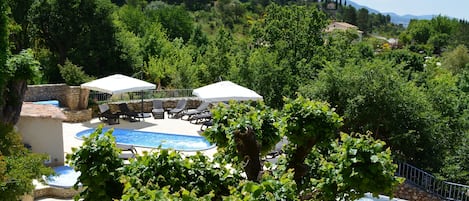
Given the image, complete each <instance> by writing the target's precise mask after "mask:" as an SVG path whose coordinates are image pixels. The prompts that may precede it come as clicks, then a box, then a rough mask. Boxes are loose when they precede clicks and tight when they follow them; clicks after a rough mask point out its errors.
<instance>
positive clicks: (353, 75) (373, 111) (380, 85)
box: [300, 59, 442, 167]
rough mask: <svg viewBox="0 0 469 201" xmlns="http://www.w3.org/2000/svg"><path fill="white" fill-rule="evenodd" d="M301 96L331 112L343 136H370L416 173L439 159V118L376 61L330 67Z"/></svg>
mask: <svg viewBox="0 0 469 201" xmlns="http://www.w3.org/2000/svg"><path fill="white" fill-rule="evenodd" d="M300 92H301V93H302V94H304V95H305V96H306V97H310V98H314V99H320V100H326V101H328V102H330V103H331V104H332V105H334V106H336V107H337V112H338V113H339V114H341V115H343V116H344V120H345V121H344V126H343V128H342V130H343V131H345V132H361V133H363V132H367V131H372V132H373V136H374V137H375V138H377V139H381V140H383V141H385V142H387V143H388V145H389V146H390V147H391V149H392V150H393V151H394V153H395V154H397V156H398V157H400V159H406V160H409V162H413V163H416V164H420V165H421V167H435V166H439V165H440V163H439V161H438V160H436V159H435V157H436V156H440V157H441V154H442V153H441V150H440V149H441V146H440V145H439V144H438V143H437V141H436V139H439V138H440V137H441V134H442V133H440V130H438V128H439V125H437V124H435V122H437V121H438V119H439V116H438V113H436V112H435V111H434V110H433V108H432V104H431V102H430V101H429V99H428V97H427V95H426V94H425V93H424V92H423V91H422V90H420V89H419V88H417V87H416V86H415V85H414V84H413V83H410V82H407V79H405V78H402V77H401V76H400V74H399V69H398V68H393V67H392V64H391V63H388V62H384V61H381V60H376V59H375V60H373V61H370V62H360V63H358V64H354V63H347V64H346V65H345V66H344V67H334V66H333V65H331V66H329V67H327V68H325V69H324V70H323V71H321V72H320V73H319V76H318V79H317V80H315V81H313V82H312V84H311V85H307V86H305V87H303V88H301V89H300ZM402 157H403V158H402ZM440 159H441V158H440Z"/></svg>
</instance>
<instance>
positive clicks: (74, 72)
mask: <svg viewBox="0 0 469 201" xmlns="http://www.w3.org/2000/svg"><path fill="white" fill-rule="evenodd" d="M59 69H60V75H62V78H63V79H64V80H65V83H66V84H67V85H69V86H79V85H80V84H83V83H85V82H88V81H91V80H92V79H93V78H92V77H90V76H88V75H86V74H85V72H83V67H80V66H77V65H75V64H73V63H72V62H70V61H69V60H66V61H65V64H64V65H60V64H59Z"/></svg>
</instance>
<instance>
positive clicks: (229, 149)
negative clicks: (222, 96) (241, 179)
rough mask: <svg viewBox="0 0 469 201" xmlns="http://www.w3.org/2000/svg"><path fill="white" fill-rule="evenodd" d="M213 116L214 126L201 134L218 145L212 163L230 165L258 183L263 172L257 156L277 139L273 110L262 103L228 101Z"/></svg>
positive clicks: (277, 133)
mask: <svg viewBox="0 0 469 201" xmlns="http://www.w3.org/2000/svg"><path fill="white" fill-rule="evenodd" d="M212 114H213V123H214V126H213V127H210V128H208V129H207V130H206V131H205V132H204V134H203V135H204V136H205V137H206V138H207V139H208V140H209V141H210V142H212V143H215V144H217V145H218V149H217V153H216V154H215V156H214V157H215V160H217V161H221V163H232V164H233V167H235V168H236V169H240V170H242V169H243V168H244V171H245V173H246V175H247V178H248V180H251V181H259V180H260V178H261V171H262V163H261V159H260V157H261V156H265V155H266V154H267V152H268V151H270V150H271V149H272V148H273V146H274V145H275V144H276V143H277V142H278V141H279V140H280V133H279V129H278V128H276V124H277V123H278V121H279V119H278V117H277V116H276V112H275V110H272V109H270V108H268V107H267V106H265V105H264V103H262V102H259V103H257V102H250V103H247V104H239V103H234V102H230V104H229V106H226V107H225V106H223V105H219V106H218V107H216V108H215V109H213V110H212Z"/></svg>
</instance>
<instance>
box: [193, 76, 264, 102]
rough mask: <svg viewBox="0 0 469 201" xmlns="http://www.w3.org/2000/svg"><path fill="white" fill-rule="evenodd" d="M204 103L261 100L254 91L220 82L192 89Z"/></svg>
mask: <svg viewBox="0 0 469 201" xmlns="http://www.w3.org/2000/svg"><path fill="white" fill-rule="evenodd" d="M192 94H193V95H196V96H197V97H199V98H200V99H202V100H204V101H206V102H221V101H230V100H236V101H247V100H262V96H260V95H259V94H257V93H256V92H255V91H253V90H250V89H248V88H245V87H242V86H239V85H237V84H235V83H233V82H230V81H221V82H217V83H213V84H209V85H207V86H203V87H200V88H197V89H194V91H193V92H192Z"/></svg>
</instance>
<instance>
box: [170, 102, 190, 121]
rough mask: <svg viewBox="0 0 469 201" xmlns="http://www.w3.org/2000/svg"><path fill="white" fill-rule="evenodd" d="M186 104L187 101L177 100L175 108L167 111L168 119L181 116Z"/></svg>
mask: <svg viewBox="0 0 469 201" xmlns="http://www.w3.org/2000/svg"><path fill="white" fill-rule="evenodd" d="M186 104H187V100H185V99H183V100H179V101H178V103H177V105H176V108H174V109H171V110H169V111H168V117H171V118H177V117H178V116H179V115H180V114H181V112H182V111H184V110H185V109H186Z"/></svg>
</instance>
